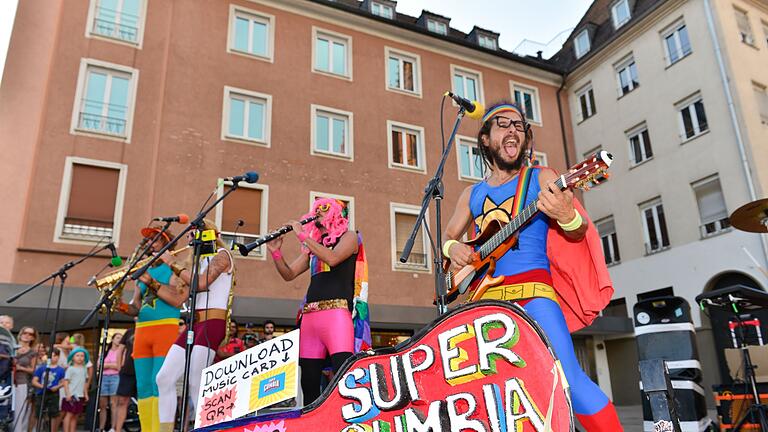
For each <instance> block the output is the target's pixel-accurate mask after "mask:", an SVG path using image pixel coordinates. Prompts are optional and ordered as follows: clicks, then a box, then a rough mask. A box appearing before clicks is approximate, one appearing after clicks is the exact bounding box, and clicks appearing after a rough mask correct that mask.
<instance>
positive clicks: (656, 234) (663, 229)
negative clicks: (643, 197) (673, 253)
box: [640, 198, 669, 254]
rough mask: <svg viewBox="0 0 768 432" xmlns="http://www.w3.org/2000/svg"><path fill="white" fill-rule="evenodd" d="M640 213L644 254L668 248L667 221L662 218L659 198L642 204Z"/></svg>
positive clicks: (662, 210)
mask: <svg viewBox="0 0 768 432" xmlns="http://www.w3.org/2000/svg"><path fill="white" fill-rule="evenodd" d="M640 213H641V215H642V218H643V229H644V231H645V233H644V234H645V253H646V254H652V253H654V252H659V251H661V250H664V249H666V248H668V247H669V235H668V234H667V221H666V219H665V217H664V207H663V206H662V205H661V198H656V199H654V200H653V201H651V202H649V203H646V204H642V205H641V206H640Z"/></svg>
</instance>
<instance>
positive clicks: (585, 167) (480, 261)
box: [444, 151, 613, 303]
mask: <svg viewBox="0 0 768 432" xmlns="http://www.w3.org/2000/svg"><path fill="white" fill-rule="evenodd" d="M611 162H613V156H612V155H611V154H610V153H608V152H607V151H600V152H598V153H595V155H594V156H592V157H590V158H589V159H587V160H585V161H583V162H579V163H578V164H576V165H574V166H573V167H571V168H570V169H568V172H567V173H565V174H563V175H561V176H560V177H558V179H557V181H556V182H555V185H556V186H557V187H559V188H560V190H566V189H582V190H589V189H590V188H591V187H592V186H593V185H597V184H599V183H600V182H601V181H603V180H605V179H607V178H608V167H610V165H611ZM538 201H539V200H538V199H535V200H533V201H532V202H531V203H530V204H528V205H527V206H526V207H525V208H524V209H523V210H521V211H520V213H518V214H517V216H515V217H514V218H513V219H512V220H511V221H509V223H507V224H505V225H502V223H501V222H499V221H496V220H494V221H491V222H490V223H489V224H488V226H487V227H486V228H485V229H484V230H483V231H482V232H480V234H479V235H478V236H477V237H475V238H474V239H472V240H470V241H467V242H464V244H466V245H469V246H471V247H472V248H473V249H475V252H474V253H473V254H472V259H473V260H472V262H471V263H470V264H468V265H466V266H464V267H462V268H461V269H459V270H458V271H453V270H451V261H450V259H446V260H445V263H444V264H445V266H444V268H445V287H446V301H447V302H448V303H451V302H453V301H455V300H456V299H457V298H458V297H459V296H460V295H462V294H464V293H466V292H467V291H468V290H470V289H472V290H473V292H474V293H482V292H484V291H485V289H487V288H489V287H493V286H497V285H500V284H501V283H502V282H503V281H504V276H498V277H493V272H494V270H495V269H496V261H497V260H498V259H499V258H501V257H502V256H503V255H504V254H505V253H507V251H508V250H510V249H511V248H512V247H514V246H515V244H517V237H518V234H519V232H520V229H521V228H523V227H524V226H525V225H526V224H527V223H528V222H530V221H531V219H533V217H534V216H536V214H537V213H538V212H539V209H538V208H537V207H536V204H537V203H538Z"/></svg>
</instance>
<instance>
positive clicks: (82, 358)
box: [61, 347, 91, 432]
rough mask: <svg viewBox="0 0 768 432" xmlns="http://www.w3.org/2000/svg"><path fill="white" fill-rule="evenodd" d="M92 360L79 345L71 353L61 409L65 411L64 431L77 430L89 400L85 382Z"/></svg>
mask: <svg viewBox="0 0 768 432" xmlns="http://www.w3.org/2000/svg"><path fill="white" fill-rule="evenodd" d="M90 361H91V359H90V356H89V355H88V351H86V350H85V348H81V347H77V348H75V349H73V350H72V352H71V353H69V358H68V359H67V363H69V367H68V368H67V371H66V373H65V375H64V394H65V397H64V401H62V403H61V410H62V411H64V432H75V430H76V428H77V418H78V417H79V416H80V414H82V413H83V411H84V410H85V404H86V403H87V402H88V392H86V387H85V383H86V380H87V377H88V371H87V370H86V365H87V364H89V363H90Z"/></svg>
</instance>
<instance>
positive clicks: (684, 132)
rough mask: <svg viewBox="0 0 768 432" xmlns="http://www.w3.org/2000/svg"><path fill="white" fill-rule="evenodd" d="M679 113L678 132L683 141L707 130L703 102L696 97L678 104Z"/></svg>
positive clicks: (698, 96) (699, 97)
mask: <svg viewBox="0 0 768 432" xmlns="http://www.w3.org/2000/svg"><path fill="white" fill-rule="evenodd" d="M678 110H679V111H680V128H681V130H680V132H681V137H682V138H683V141H685V140H688V139H691V138H694V137H696V136H699V135H701V134H703V133H704V132H706V131H708V130H709V125H708V124H707V114H706V113H705V112H704V102H703V101H702V100H701V96H700V95H697V96H694V97H693V98H691V100H690V101H687V102H683V103H681V104H678Z"/></svg>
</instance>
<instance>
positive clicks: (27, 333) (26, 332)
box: [21, 331, 35, 336]
mask: <svg viewBox="0 0 768 432" xmlns="http://www.w3.org/2000/svg"><path fill="white" fill-rule="evenodd" d="M21 334H23V335H29V336H34V335H35V333H34V332H29V331H25V332H23V333H21Z"/></svg>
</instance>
